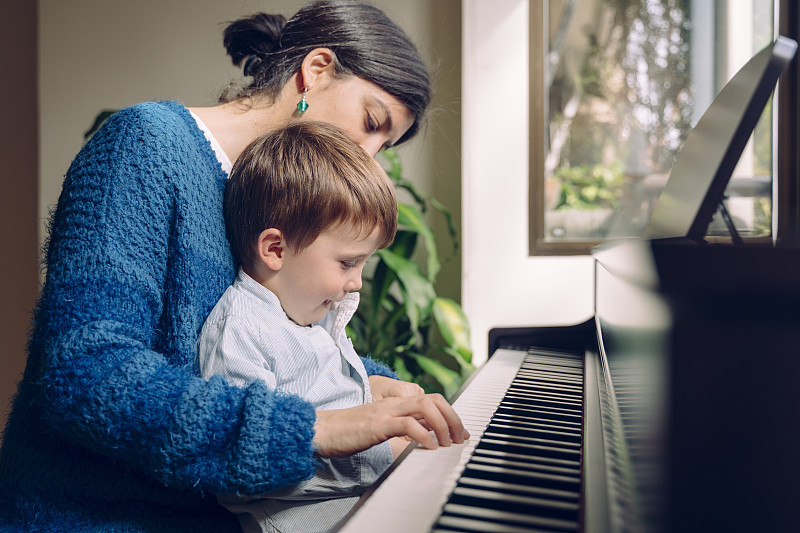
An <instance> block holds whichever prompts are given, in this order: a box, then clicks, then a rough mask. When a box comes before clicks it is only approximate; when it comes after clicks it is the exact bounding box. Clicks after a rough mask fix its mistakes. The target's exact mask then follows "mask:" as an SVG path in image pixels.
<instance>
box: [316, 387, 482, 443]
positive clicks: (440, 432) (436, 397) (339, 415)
mask: <svg viewBox="0 0 800 533" xmlns="http://www.w3.org/2000/svg"><path fill="white" fill-rule="evenodd" d="M314 430H315V432H316V435H315V436H314V444H315V446H316V448H317V453H319V455H321V456H322V457H342V456H346V455H352V454H354V453H357V452H360V451H363V450H366V449H367V448H369V447H371V446H374V445H376V444H379V443H381V442H383V441H385V440H388V439H390V438H392V437H408V438H410V439H413V440H415V441H417V442H419V443H420V444H422V446H424V447H425V448H428V449H431V450H432V449H435V448H437V447H438V446H450V444H451V443H453V442H455V443H456V444H461V443H462V442H464V440H466V439H468V438H469V433H468V432H467V430H466V429H464V424H462V422H461V419H460V418H459V416H458V414H456V412H455V411H454V410H453V408H452V407H451V406H450V404H449V403H447V401H446V400H445V399H444V398H443V397H442V396H441V395H440V394H424V395H415V396H407V397H398V396H393V397H388V398H383V399H381V400H378V401H375V402H372V403H368V404H364V405H359V406H357V407H351V408H349V409H333V410H330V411H317V422H316V424H314ZM430 432H433V434H434V435H435V438H434V435H431V433H430Z"/></svg>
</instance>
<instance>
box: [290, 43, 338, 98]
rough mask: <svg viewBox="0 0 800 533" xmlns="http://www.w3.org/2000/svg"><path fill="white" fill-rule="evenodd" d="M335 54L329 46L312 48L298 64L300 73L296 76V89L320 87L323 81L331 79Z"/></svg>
mask: <svg viewBox="0 0 800 533" xmlns="http://www.w3.org/2000/svg"><path fill="white" fill-rule="evenodd" d="M335 61H336V54H334V53H333V50H331V49H330V48H314V49H313V50H311V51H310V52H309V53H308V54H306V57H305V58H304V59H303V62H302V63H301V64H300V75H299V76H298V77H297V81H298V85H299V87H298V90H299V91H300V92H302V91H303V88H305V87H308V88H311V87H313V86H317V87H318V88H322V87H323V86H324V85H325V82H328V81H330V80H332V79H333V75H334V68H335V67H334V63H335Z"/></svg>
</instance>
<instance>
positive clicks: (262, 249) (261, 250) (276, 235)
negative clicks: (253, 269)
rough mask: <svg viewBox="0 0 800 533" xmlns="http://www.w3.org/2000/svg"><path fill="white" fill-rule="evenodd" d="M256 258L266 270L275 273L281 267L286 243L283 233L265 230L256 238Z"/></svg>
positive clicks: (274, 229)
mask: <svg viewBox="0 0 800 533" xmlns="http://www.w3.org/2000/svg"><path fill="white" fill-rule="evenodd" d="M257 245H258V258H259V259H260V260H261V262H262V263H263V264H264V266H266V267H267V268H268V269H270V270H272V271H275V272H277V271H278V270H280V269H281V267H282V266H283V258H284V254H285V253H286V242H285V238H284V235H283V232H282V231H281V230H279V229H276V228H267V229H265V230H264V231H262V232H261V234H260V235H259V236H258V244H257Z"/></svg>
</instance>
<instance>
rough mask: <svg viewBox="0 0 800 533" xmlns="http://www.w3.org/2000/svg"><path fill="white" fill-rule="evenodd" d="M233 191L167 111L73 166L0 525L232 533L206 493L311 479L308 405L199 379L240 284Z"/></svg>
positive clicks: (8, 449) (198, 138)
mask: <svg viewBox="0 0 800 533" xmlns="http://www.w3.org/2000/svg"><path fill="white" fill-rule="evenodd" d="M225 179H226V176H225V173H224V172H223V171H222V169H221V167H220V165H219V163H218V162H217V159H216V157H215V156H214V153H213V151H212V150H211V147H210V144H209V143H208V142H207V141H206V139H205V138H204V136H203V134H202V132H201V131H200V130H199V129H198V128H197V125H196V123H195V121H194V120H193V118H192V117H191V115H190V114H189V112H188V110H186V108H184V107H183V106H181V105H178V104H176V103H169V102H158V103H146V104H140V105H136V106H133V107H130V108H127V109H124V110H122V111H120V112H119V113H117V114H116V115H115V116H113V117H112V118H110V119H109V120H108V121H107V122H106V124H105V125H104V126H103V128H102V129H101V130H100V131H99V132H98V133H97V134H96V135H95V136H94V137H93V139H92V140H91V141H90V142H89V143H88V144H87V145H86V146H85V147H84V149H83V150H81V152H80V153H79V154H78V156H77V157H76V158H75V160H74V161H73V163H72V165H71V167H70V169H69V172H68V174H67V177H66V180H65V182H64V187H63V190H62V193H61V197H60V199H59V203H58V208H57V210H56V212H55V214H54V217H53V220H52V227H51V237H50V243H49V249H48V254H47V267H48V269H47V280H46V283H45V286H44V288H43V290H42V294H41V297H40V301H39V304H38V308H37V310H36V313H35V319H34V329H33V334H32V337H31V341H30V346H29V356H28V363H27V367H26V369H25V374H24V377H23V380H22V382H21V384H20V387H19V391H18V394H17V396H16V398H15V400H14V405H13V409H12V412H11V415H10V416H9V420H8V424H7V426H6V430H5V432H4V435H3V443H2V450H0V530H2V531H48V532H56V531H65V532H66V531H69V532H77V531H132V532H133V531H137V532H138V531H148V532H157V531H187V532H189V531H191V532H193V533H200V532H204V531H209V532H214V533H220V532H225V531H237V530H238V529H239V528H238V524H237V522H236V520H235V518H234V516H233V515H232V514H229V513H228V512H227V511H225V510H223V509H222V508H221V507H219V506H218V505H217V504H216V503H215V501H214V499H213V497H212V496H211V494H212V493H232V492H239V493H244V494H248V493H249V494H263V493H265V492H268V491H270V490H272V489H275V488H277V487H280V486H283V485H287V484H293V483H297V482H299V481H301V480H303V479H306V478H309V477H311V476H312V474H313V471H314V462H313V455H312V443H311V441H312V438H313V424H314V420H315V414H314V410H313V408H312V407H311V405H310V404H308V403H307V402H305V401H303V400H301V399H300V398H298V397H294V396H288V395H280V394H276V393H274V392H272V391H270V390H269V389H267V388H266V387H265V386H264V385H263V384H262V383H260V382H257V383H254V384H252V385H251V386H249V387H247V388H244V389H240V388H236V387H231V386H228V385H227V384H226V383H225V382H224V381H223V380H222V379H220V378H214V379H211V380H210V381H208V382H206V381H204V380H202V379H200V378H199V377H196V372H195V369H194V359H195V341H196V338H197V335H198V332H199V330H200V328H201V326H202V324H203V321H204V320H205V318H206V316H207V314H208V313H209V311H210V310H211V308H212V307H213V306H214V304H215V302H216V301H217V299H218V298H219V296H220V295H221V294H222V293H223V292H224V290H225V288H226V287H227V286H228V285H229V284H230V283H231V282H232V281H233V279H234V277H235V269H234V264H233V260H232V258H231V255H230V251H229V249H228V242H227V240H226V238H225V226H224V221H223V216H222V198H223V192H224V188H225ZM365 364H366V365H367V371H368V372H369V373H370V374H375V373H379V374H384V375H390V372H389V370H388V369H386V368H385V367H382V366H380V365H378V364H376V363H374V362H373V361H370V360H366V361H365Z"/></svg>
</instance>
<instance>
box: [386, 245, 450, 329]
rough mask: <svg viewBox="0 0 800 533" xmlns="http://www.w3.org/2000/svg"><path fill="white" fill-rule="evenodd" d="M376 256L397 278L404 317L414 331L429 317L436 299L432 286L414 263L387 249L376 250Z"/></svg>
mask: <svg viewBox="0 0 800 533" xmlns="http://www.w3.org/2000/svg"><path fill="white" fill-rule="evenodd" d="M376 254H377V255H379V256H380V258H381V259H382V260H383V261H384V262H385V263H386V266H387V267H389V268H390V269H391V270H392V271H393V272H394V273H395V275H396V276H397V279H398V281H399V285H400V291H401V293H402V294H403V299H404V300H405V307H406V315H407V316H408V318H409V321H411V327H412V328H413V329H414V330H416V329H418V327H419V324H420V321H421V320H422V319H425V318H427V317H428V316H429V314H430V312H431V306H432V304H433V300H434V299H435V298H436V291H434V290H433V284H432V283H431V282H430V281H429V280H428V278H426V277H425V276H424V275H423V274H422V272H421V271H420V268H419V265H418V264H416V263H415V262H413V261H411V260H409V259H406V258H405V257H402V256H400V255H397V254H396V253H394V252H392V251H391V250H389V249H387V248H384V249H383V250H378V251H377V252H376Z"/></svg>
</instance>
